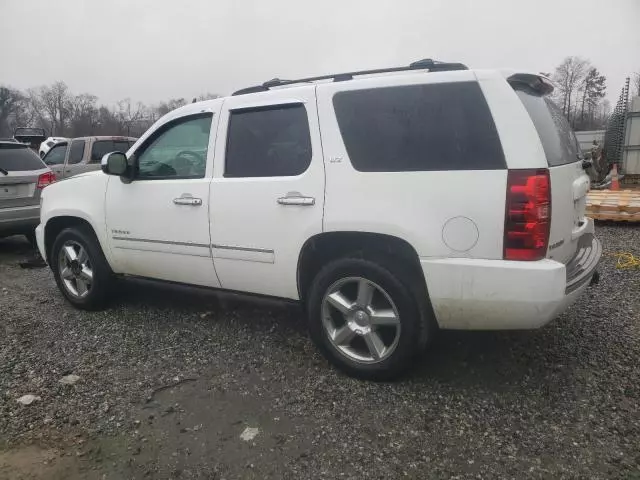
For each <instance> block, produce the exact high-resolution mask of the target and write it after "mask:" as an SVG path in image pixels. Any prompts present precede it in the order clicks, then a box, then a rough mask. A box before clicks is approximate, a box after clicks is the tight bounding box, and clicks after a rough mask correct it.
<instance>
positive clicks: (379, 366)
mask: <svg viewBox="0 0 640 480" xmlns="http://www.w3.org/2000/svg"><path fill="white" fill-rule="evenodd" d="M413 291H414V290H413V289H412V288H411V282H410V277H409V276H408V275H407V274H406V273H404V272H403V270H402V268H401V267H397V266H396V267H391V266H390V265H387V264H386V262H374V261H370V260H365V259H361V258H343V259H339V260H335V261H333V262H331V263H330V264H328V265H327V266H325V267H324V268H323V269H322V270H321V271H320V272H319V273H318V275H317V276H316V278H315V279H314V281H313V285H312V287H311V291H310V295H309V301H308V309H309V312H308V314H309V322H310V324H309V330H310V334H311V337H312V339H313V340H314V342H315V343H316V345H317V346H318V347H319V349H320V350H321V351H322V352H323V353H324V355H325V356H326V357H327V358H328V359H329V361H331V363H333V364H334V365H335V366H337V367H338V368H340V369H341V370H343V371H345V372H346V373H348V374H349V375H352V376H354V377H358V378H365V379H371V380H391V379H393V378H396V377H398V376H399V375H400V374H402V373H403V372H404V371H405V370H406V369H408V368H409V367H410V366H411V364H412V361H413V359H414V357H415V354H416V353H417V352H418V351H419V347H420V339H421V338H424V333H425V332H424V331H423V329H425V328H427V329H428V328H429V323H428V322H425V321H424V320H423V318H422V315H421V314H420V311H421V310H420V308H419V303H418V301H417V300H416V298H415V297H414V295H413V294H412V292H413ZM426 333H427V335H428V336H430V332H426Z"/></svg>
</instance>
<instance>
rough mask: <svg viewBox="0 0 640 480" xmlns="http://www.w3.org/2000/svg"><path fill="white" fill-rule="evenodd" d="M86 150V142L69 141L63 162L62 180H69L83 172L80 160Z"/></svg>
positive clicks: (82, 140) (83, 140)
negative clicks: (67, 152) (67, 151)
mask: <svg viewBox="0 0 640 480" xmlns="http://www.w3.org/2000/svg"><path fill="white" fill-rule="evenodd" d="M86 148H87V141H86V140H85V139H84V138H76V139H73V140H71V145H70V146H69V154H68V155H67V159H66V161H65V162H64V169H63V172H62V178H69V177H72V176H73V175H77V174H79V173H82V172H84V171H85V170H84V169H83V165H82V160H83V158H84V155H85V150H86Z"/></svg>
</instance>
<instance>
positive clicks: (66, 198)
mask: <svg viewBox="0 0 640 480" xmlns="http://www.w3.org/2000/svg"><path fill="white" fill-rule="evenodd" d="M109 180H110V177H109V176H108V175H105V174H102V173H100V174H97V175H87V176H83V177H79V178H71V179H68V180H65V181H64V182H60V183H54V184H52V185H50V186H48V187H46V188H45V189H44V191H43V199H42V207H41V209H40V224H41V225H42V226H43V228H44V230H45V232H46V225H47V224H48V222H50V221H51V220H52V219H54V218H60V217H73V218H79V219H81V220H84V221H86V222H87V223H88V224H89V225H90V226H91V228H93V231H94V232H95V234H96V237H97V238H98V241H99V242H100V247H101V248H102V251H103V252H104V255H105V257H106V259H107V261H108V262H109V264H110V265H113V264H114V262H113V254H112V252H111V248H110V246H109V236H108V235H107V225H106V216H105V212H106V211H105V204H104V202H105V195H106V191H107V187H108V184H109Z"/></svg>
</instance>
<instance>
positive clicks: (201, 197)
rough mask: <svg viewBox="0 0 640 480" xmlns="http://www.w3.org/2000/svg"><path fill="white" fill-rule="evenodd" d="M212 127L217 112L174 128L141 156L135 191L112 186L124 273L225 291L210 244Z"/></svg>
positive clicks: (116, 182)
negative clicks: (213, 259)
mask: <svg viewBox="0 0 640 480" xmlns="http://www.w3.org/2000/svg"><path fill="white" fill-rule="evenodd" d="M213 123H214V125H215V122H213ZM211 124H212V113H211V111H209V112H206V111H205V112H201V113H198V114H195V115H188V116H183V117H180V118H177V119H173V120H170V121H169V122H167V123H166V124H164V125H162V126H160V127H159V128H158V129H157V130H156V131H155V132H154V133H152V134H151V135H150V136H149V137H148V138H147V139H146V140H145V141H144V142H143V143H142V144H141V145H140V146H139V147H138V149H136V151H135V152H133V154H132V156H131V158H130V162H131V163H132V165H134V170H135V173H134V179H133V181H132V182H131V183H128V184H127V183H124V182H123V181H122V180H121V179H119V178H116V177H113V178H111V179H110V180H109V185H108V188H107V196H106V214H107V215H106V217H107V232H108V235H109V236H110V246H111V252H112V255H113V257H114V260H115V261H114V264H115V265H114V270H116V271H117V272H119V273H125V274H129V275H137V276H142V277H149V278H156V279H163V280H171V281H175V282H181V283H187V284H194V285H202V286H209V287H218V286H219V285H220V284H219V282H218V279H217V277H216V274H215V270H214V268H213V262H212V259H211V249H210V238H209V183H210V182H211V171H212V167H211V162H208V161H207V159H208V157H213V155H208V153H209V141H210V137H211V136H210V132H211ZM214 128H215V127H214Z"/></svg>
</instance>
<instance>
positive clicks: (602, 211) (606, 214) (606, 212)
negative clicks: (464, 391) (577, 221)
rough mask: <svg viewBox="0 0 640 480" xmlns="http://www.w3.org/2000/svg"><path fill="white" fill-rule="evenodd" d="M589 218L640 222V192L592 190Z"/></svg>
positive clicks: (589, 198) (589, 197)
mask: <svg viewBox="0 0 640 480" xmlns="http://www.w3.org/2000/svg"><path fill="white" fill-rule="evenodd" d="M587 216H589V217H591V218H594V219H596V220H614V221H624V222H640V190H592V191H590V192H589V193H588V195H587Z"/></svg>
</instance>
